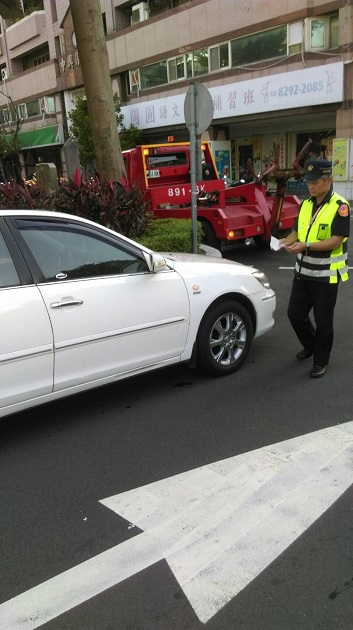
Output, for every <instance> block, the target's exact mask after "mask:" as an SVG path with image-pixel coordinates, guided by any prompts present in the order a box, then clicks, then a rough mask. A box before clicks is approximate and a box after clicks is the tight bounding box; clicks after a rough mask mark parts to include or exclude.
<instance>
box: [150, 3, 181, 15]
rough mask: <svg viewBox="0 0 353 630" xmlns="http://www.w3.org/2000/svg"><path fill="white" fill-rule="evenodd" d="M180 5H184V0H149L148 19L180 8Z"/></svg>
mask: <svg viewBox="0 0 353 630" xmlns="http://www.w3.org/2000/svg"><path fill="white" fill-rule="evenodd" d="M182 4H185V0H149V14H150V17H152V16H153V15H158V13H164V11H169V10H170V9H175V8H176V7H180V6H181V5H182Z"/></svg>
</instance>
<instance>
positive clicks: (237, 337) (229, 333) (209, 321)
mask: <svg viewBox="0 0 353 630" xmlns="http://www.w3.org/2000/svg"><path fill="white" fill-rule="evenodd" d="M252 338H253V326H252V321H251V317H250V315H249V313H248V311H247V310H246V308H245V307H244V306H243V305H242V304H239V302H237V301H236V300H227V301H224V302H219V303H218V304H216V305H214V306H213V307H211V308H210V310H209V311H208V312H207V313H206V314H205V316H204V318H203V320H202V322H201V324H200V328H199V332H198V335H197V365H198V367H199V369H200V370H201V371H202V372H204V373H206V374H209V375H213V376H222V375H226V374H231V373H232V372H235V371H236V370H237V369H238V368H239V367H240V366H241V364H242V363H243V361H244V360H245V358H246V356H247V354H248V352H249V348H250V345H251V341H252Z"/></svg>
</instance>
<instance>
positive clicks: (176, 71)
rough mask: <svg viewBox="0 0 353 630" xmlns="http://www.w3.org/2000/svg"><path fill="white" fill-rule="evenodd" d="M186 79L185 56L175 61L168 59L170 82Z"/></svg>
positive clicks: (175, 58)
mask: <svg viewBox="0 0 353 630" xmlns="http://www.w3.org/2000/svg"><path fill="white" fill-rule="evenodd" d="M185 77H186V69H185V57H184V55H181V56H180V57H174V58H173V59H168V78H169V81H170V82H172V81H180V79H185Z"/></svg>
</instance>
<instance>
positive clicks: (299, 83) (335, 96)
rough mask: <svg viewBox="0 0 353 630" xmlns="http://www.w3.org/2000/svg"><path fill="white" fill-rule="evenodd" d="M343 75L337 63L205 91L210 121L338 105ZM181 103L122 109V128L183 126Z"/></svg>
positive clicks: (179, 99) (171, 100)
mask: <svg viewBox="0 0 353 630" xmlns="http://www.w3.org/2000/svg"><path fill="white" fill-rule="evenodd" d="M343 71H344V65H343V62H342V61H340V62H337V63H332V64H327V65H323V66H317V67H315V68H303V69H302V70H295V71H293V72H286V73H281V74H275V75H273V76H266V77H261V78H258V79H252V80H250V81H241V82H240V83H230V84H228V85H219V86H217V87H212V88H209V91H210V93H211V95H212V98H213V104H214V117H213V119H214V120H216V119H218V118H222V119H223V118H233V117H235V116H245V115H248V114H257V113H260V112H273V111H280V110H283V109H293V108H296V107H308V106H313V105H326V104H328V103H340V102H341V101H342V100H343ZM184 101H185V93H183V94H177V95H175V96H168V97H165V98H163V99H155V100H150V101H144V102H140V103H134V104H132V105H127V106H124V107H122V108H121V113H122V114H123V115H124V124H125V125H126V126H129V125H130V124H133V125H135V126H136V127H138V128H139V129H152V128H156V127H165V126H170V125H181V124H185V118H184Z"/></svg>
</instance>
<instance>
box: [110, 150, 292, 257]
mask: <svg viewBox="0 0 353 630" xmlns="http://www.w3.org/2000/svg"><path fill="white" fill-rule="evenodd" d="M274 149H275V151H274V155H275V158H274V161H273V163H271V164H270V165H269V167H268V168H267V169H266V170H265V171H264V172H263V173H261V174H260V175H256V174H255V173H254V171H253V170H252V166H251V164H249V165H248V168H249V169H250V171H251V178H252V181H250V182H247V183H246V182H244V181H243V180H240V182H236V183H235V182H233V183H231V184H230V185H229V184H228V185H227V184H226V182H225V180H224V179H221V178H220V176H219V174H218V171H217V168H216V164H215V161H214V158H213V154H212V151H211V147H210V144H209V143H208V142H203V143H202V145H201V150H202V155H203V160H202V162H203V178H202V181H199V182H198V183H197V219H198V221H200V222H201V223H202V226H203V231H204V234H205V242H206V243H207V244H208V245H210V246H211V247H215V248H217V249H219V250H222V249H228V248H233V247H236V246H238V245H240V244H242V243H249V241H250V239H251V238H253V239H254V240H255V242H256V243H257V245H259V246H263V247H265V246H267V245H268V243H269V240H270V238H271V235H274V236H277V237H280V236H281V235H285V234H286V233H288V231H289V230H290V229H291V227H292V226H293V222H294V220H295V218H296V217H297V215H298V210H299V206H300V201H299V199H298V198H297V197H296V196H295V195H286V194H285V192H286V183H287V180H288V178H289V177H293V176H298V177H300V175H301V172H300V166H299V160H298V158H299V156H297V159H296V162H295V163H293V165H292V169H288V170H284V169H282V170H281V169H279V168H278V163H277V158H276V156H277V155H278V152H277V146H276V144H275V142H274ZM303 150H304V149H303ZM303 150H302V151H303ZM123 156H124V161H125V168H126V177H127V187H128V188H129V187H131V186H133V185H137V186H138V187H139V188H140V189H141V190H142V191H143V193H144V198H145V200H146V201H148V202H149V204H150V209H151V211H152V213H153V215H154V217H156V218H170V217H172V218H180V219H185V218H190V217H191V185H190V144H189V143H187V142H180V143H169V144H158V145H157V144H153V145H143V146H142V145H141V146H137V147H135V148H134V149H130V150H128V151H123ZM270 174H272V177H274V178H275V180H276V184H277V188H276V190H275V192H274V194H272V195H271V194H268V191H267V190H266V188H267V186H266V181H267V178H268V176H269V175H270Z"/></svg>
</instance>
